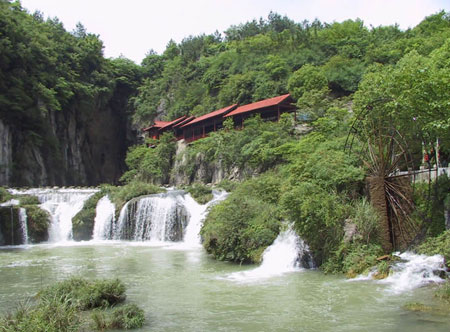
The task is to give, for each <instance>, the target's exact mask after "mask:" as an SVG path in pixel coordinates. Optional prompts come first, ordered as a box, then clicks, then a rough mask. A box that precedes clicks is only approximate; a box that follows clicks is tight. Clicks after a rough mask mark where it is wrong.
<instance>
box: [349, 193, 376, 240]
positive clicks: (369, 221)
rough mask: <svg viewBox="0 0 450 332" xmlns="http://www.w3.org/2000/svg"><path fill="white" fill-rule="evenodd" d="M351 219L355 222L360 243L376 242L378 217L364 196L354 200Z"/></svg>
mask: <svg viewBox="0 0 450 332" xmlns="http://www.w3.org/2000/svg"><path fill="white" fill-rule="evenodd" d="M353 213H354V215H353V216H352V220H353V221H354V222H355V224H356V229H357V232H358V236H360V237H361V238H360V239H359V240H360V241H361V242H362V243H365V244H369V243H371V242H375V243H377V242H378V236H379V234H378V233H379V217H378V214H377V212H376V210H375V209H374V208H373V206H372V205H371V204H370V203H369V201H368V200H367V199H366V198H363V199H362V200H360V201H356V202H355V204H354V209H353Z"/></svg>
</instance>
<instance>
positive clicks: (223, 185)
mask: <svg viewBox="0 0 450 332" xmlns="http://www.w3.org/2000/svg"><path fill="white" fill-rule="evenodd" d="M238 185H239V183H238V182H236V181H231V180H227V179H225V180H222V181H220V182H219V183H218V184H217V185H216V188H220V189H223V190H225V191H226V192H228V193H230V192H232V191H233V190H234V189H236V187H237V186H238Z"/></svg>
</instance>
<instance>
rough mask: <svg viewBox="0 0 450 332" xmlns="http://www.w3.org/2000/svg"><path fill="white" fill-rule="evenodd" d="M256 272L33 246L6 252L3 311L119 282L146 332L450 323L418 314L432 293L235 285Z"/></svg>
mask: <svg viewBox="0 0 450 332" xmlns="http://www.w3.org/2000/svg"><path fill="white" fill-rule="evenodd" d="M253 269H255V267H254V266H239V265H235V264H230V263H224V262H218V261H215V260H213V259H211V258H210V257H208V256H207V255H206V254H205V252H204V251H203V250H202V249H201V248H193V249H183V248H179V247H177V246H176V245H169V244H168V245H166V246H152V245H150V244H148V243H147V244H145V243H136V242H114V241H106V242H101V243H99V242H84V243H66V244H64V245H30V246H23V247H15V248H11V247H9V248H7V247H3V248H2V249H1V250H0V285H1V286H0V311H1V312H8V311H10V310H12V309H13V308H15V307H16V306H17V304H18V303H19V302H21V301H24V300H26V299H27V297H29V296H32V295H34V294H35V293H36V292H37V291H38V289H40V288H41V287H43V286H46V285H50V284H52V283H53V282H55V281H59V280H64V279H65V278H68V277H70V276H74V275H76V276H83V277H86V278H89V279H91V278H120V279H122V280H123V281H124V282H125V284H126V285H127V295H128V297H127V299H128V300H129V301H133V302H135V303H137V304H139V305H140V306H141V307H142V308H143V309H144V310H145V313H146V318H147V322H146V325H145V326H144V328H143V329H142V330H141V331H409V332H413V331H448V329H449V326H450V318H449V317H448V316H441V315H439V314H430V313H415V312H410V311H407V310H405V309H403V308H402V306H403V305H404V304H405V303H407V302H414V301H420V302H425V303H427V302H428V301H430V298H431V297H432V296H431V293H432V292H433V290H432V289H431V288H430V287H426V288H418V289H414V290H412V291H405V292H403V293H401V294H398V293H395V292H394V291H393V290H392V289H391V285H389V284H378V283H375V282H373V281H357V282H349V281H347V280H345V279H344V278H343V277H338V276H331V275H324V274H323V273H321V272H320V271H318V270H302V269H299V270H297V271H293V272H288V273H285V274H282V275H279V276H273V277H268V278H264V277H261V278H260V279H258V278H253V279H252V280H251V281H248V282H245V281H244V280H242V279H241V280H236V279H235V278H232V276H233V274H234V273H236V272H243V271H249V270H253Z"/></svg>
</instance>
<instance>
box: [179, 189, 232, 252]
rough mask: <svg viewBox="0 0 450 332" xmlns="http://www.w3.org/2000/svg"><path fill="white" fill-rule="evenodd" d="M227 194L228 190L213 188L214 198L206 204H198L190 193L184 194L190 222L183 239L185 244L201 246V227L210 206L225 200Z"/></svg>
mask: <svg viewBox="0 0 450 332" xmlns="http://www.w3.org/2000/svg"><path fill="white" fill-rule="evenodd" d="M227 196H228V193H227V192H226V191H217V190H213V199H212V200H210V201H209V202H208V203H206V204H204V205H201V204H198V203H197V202H196V201H195V200H194V199H193V198H192V197H191V195H189V194H187V195H185V196H184V205H185V207H186V209H187V211H188V213H189V223H188V225H187V227H186V233H185V235H184V239H183V242H184V244H185V246H188V247H200V246H201V239H200V229H201V228H202V225H203V221H204V220H205V218H206V215H207V214H208V211H209V208H210V207H211V206H213V205H215V204H217V203H218V202H220V201H223V200H224V199H225V198H227Z"/></svg>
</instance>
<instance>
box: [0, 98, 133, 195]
mask: <svg viewBox="0 0 450 332" xmlns="http://www.w3.org/2000/svg"><path fill="white" fill-rule="evenodd" d="M94 104H95V103H94ZM39 121H40V123H38V124H36V127H35V128H29V127H25V126H21V124H20V123H19V124H18V123H14V124H9V125H7V124H5V123H4V122H2V121H0V137H1V143H0V185H4V186H49V185H51V186H53V185H58V186H63V185H65V186H68V185H82V186H91V185H98V184H100V183H116V182H117V181H118V179H119V178H120V176H121V175H122V173H123V172H124V170H125V164H124V160H125V155H126V151H127V147H128V146H129V145H131V144H132V143H134V141H135V140H136V138H135V137H136V135H135V133H134V132H133V130H132V128H131V125H130V123H129V121H128V118H127V115H126V112H125V110H123V109H122V106H121V105H120V103H115V102H113V100H111V101H110V102H109V103H107V104H106V105H103V106H98V105H88V106H86V105H83V107H80V106H78V107H76V106H72V107H71V108H68V109H64V110H61V111H51V110H50V111H48V113H47V114H46V115H45V116H43V117H42V118H41V119H40V120H39Z"/></svg>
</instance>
